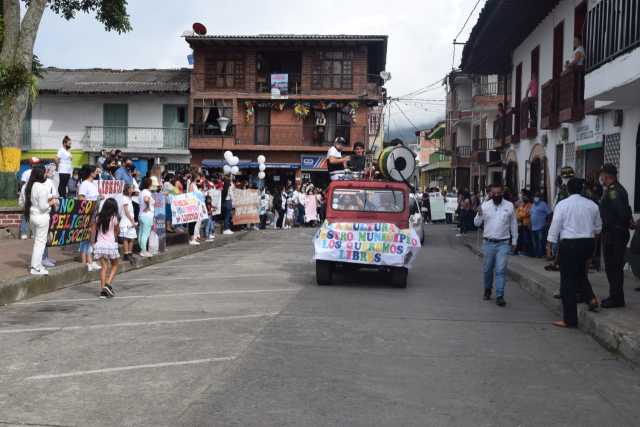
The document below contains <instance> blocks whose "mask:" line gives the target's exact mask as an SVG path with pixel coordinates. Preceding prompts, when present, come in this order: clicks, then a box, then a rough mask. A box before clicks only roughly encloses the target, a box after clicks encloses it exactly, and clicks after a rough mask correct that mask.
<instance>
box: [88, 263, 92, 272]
mask: <svg viewBox="0 0 640 427" xmlns="http://www.w3.org/2000/svg"><path fill="white" fill-rule="evenodd" d="M87 271H88V272H89V273H90V272H92V271H93V264H87Z"/></svg>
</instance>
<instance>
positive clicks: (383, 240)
mask: <svg viewBox="0 0 640 427" xmlns="http://www.w3.org/2000/svg"><path fill="white" fill-rule="evenodd" d="M314 247H315V257H314V258H315V259H320V260H325V261H336V262H348V263H356V264H369V265H376V266H390V267H407V268H410V267H411V264H412V263H413V260H414V259H415V258H416V256H417V255H418V252H419V251H420V248H421V245H420V238H419V237H418V234H417V233H416V231H415V230H414V229H408V230H401V229H400V228H398V226H396V225H395V224H389V223H371V224H364V223H363V224H360V223H328V222H326V221H325V223H324V224H323V225H322V227H320V229H319V230H318V231H317V233H316V236H315V238H314Z"/></svg>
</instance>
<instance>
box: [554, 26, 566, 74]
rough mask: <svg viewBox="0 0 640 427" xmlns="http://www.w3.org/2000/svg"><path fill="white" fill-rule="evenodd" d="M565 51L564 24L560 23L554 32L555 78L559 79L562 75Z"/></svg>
mask: <svg viewBox="0 0 640 427" xmlns="http://www.w3.org/2000/svg"><path fill="white" fill-rule="evenodd" d="M563 49H564V22H561V23H559V24H558V25H557V26H556V28H555V29H554V30H553V78H554V79H557V78H559V77H560V74H562V68H563V67H564V64H563V58H564V56H563V52H562V50H563Z"/></svg>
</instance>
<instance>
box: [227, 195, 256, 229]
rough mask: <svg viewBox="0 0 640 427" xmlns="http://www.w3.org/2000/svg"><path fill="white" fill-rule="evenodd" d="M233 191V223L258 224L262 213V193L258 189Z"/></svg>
mask: <svg viewBox="0 0 640 427" xmlns="http://www.w3.org/2000/svg"><path fill="white" fill-rule="evenodd" d="M232 191H233V196H232V197H233V209H234V210H233V225H242V224H258V223H260V215H259V214H258V206H259V204H260V194H259V193H258V190H238V189H237V188H234V189H232Z"/></svg>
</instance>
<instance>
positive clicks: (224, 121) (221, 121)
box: [217, 116, 231, 148]
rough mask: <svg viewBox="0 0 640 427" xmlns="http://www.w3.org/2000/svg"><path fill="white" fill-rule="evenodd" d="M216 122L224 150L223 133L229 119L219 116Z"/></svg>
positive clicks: (229, 121)
mask: <svg viewBox="0 0 640 427" xmlns="http://www.w3.org/2000/svg"><path fill="white" fill-rule="evenodd" d="M217 122H218V126H219V127H220V133H221V134H222V147H223V148H224V133H225V132H226V131H227V126H229V123H231V119H230V118H228V117H225V116H220V117H218V119H217Z"/></svg>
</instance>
